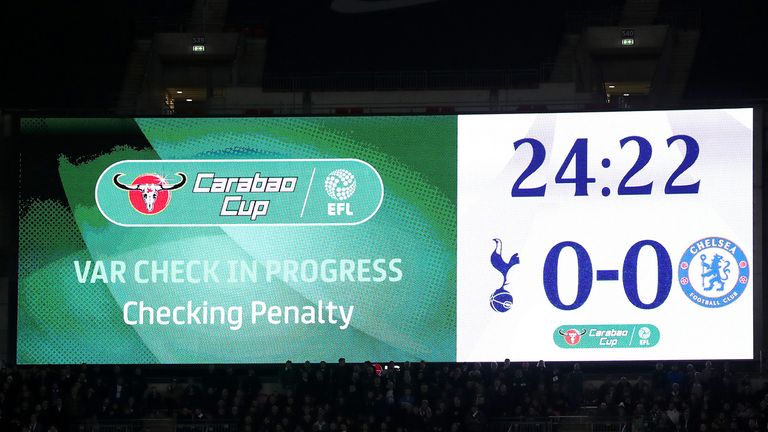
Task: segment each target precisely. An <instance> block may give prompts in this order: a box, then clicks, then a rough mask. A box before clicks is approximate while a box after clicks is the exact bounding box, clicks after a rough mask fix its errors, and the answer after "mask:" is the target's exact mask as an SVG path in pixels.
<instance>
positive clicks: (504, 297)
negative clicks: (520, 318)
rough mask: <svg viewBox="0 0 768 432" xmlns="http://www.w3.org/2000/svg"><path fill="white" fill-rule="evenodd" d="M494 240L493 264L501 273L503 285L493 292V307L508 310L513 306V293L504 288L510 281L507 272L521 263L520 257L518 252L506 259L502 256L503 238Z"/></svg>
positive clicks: (503, 310)
mask: <svg viewBox="0 0 768 432" xmlns="http://www.w3.org/2000/svg"><path fill="white" fill-rule="evenodd" d="M493 241H494V242H496V248H495V249H494V250H493V253H491V265H492V266H493V267H494V268H495V269H496V270H498V272H499V273H501V275H502V276H503V281H502V282H501V287H499V289H497V290H496V291H494V292H493V294H491V299H490V302H491V309H493V310H495V311H496V312H506V311H508V310H509V309H510V308H511V307H512V301H513V299H512V294H510V292H509V291H507V290H506V289H505V288H504V287H505V286H507V283H508V282H507V273H509V270H510V269H511V268H512V267H514V266H515V265H517V264H520V258H519V257H518V256H517V254H514V255H512V257H511V258H510V259H509V261H504V258H502V256H501V240H500V239H497V238H495V239H493Z"/></svg>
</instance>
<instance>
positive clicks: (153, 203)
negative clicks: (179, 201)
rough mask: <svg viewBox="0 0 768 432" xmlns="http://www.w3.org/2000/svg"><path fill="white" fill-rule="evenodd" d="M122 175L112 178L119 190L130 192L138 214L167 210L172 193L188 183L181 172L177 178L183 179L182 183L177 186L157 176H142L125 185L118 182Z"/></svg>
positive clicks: (150, 213) (130, 197)
mask: <svg viewBox="0 0 768 432" xmlns="http://www.w3.org/2000/svg"><path fill="white" fill-rule="evenodd" d="M122 175H123V173H117V174H115V176H114V177H112V182H113V183H115V186H117V187H118V188H120V189H122V190H126V191H128V199H129V201H130V202H131V206H133V208H134V209H136V211H137V212H139V213H142V214H148V215H152V214H157V213H160V212H161V211H163V210H165V208H166V207H167V206H168V203H169V202H170V201H171V193H170V192H171V191H173V190H176V189H181V187H182V186H184V184H185V183H186V182H187V176H186V175H185V174H184V173H181V172H178V173H176V175H177V176H179V177H181V181H179V182H178V183H176V184H169V183H168V181H167V180H166V179H165V178H164V177H162V176H160V175H157V174H142V175H140V176H138V177H136V179H134V180H133V182H132V183H131V184H125V183H121V182H120V181H119V180H118V178H119V177H120V176H122Z"/></svg>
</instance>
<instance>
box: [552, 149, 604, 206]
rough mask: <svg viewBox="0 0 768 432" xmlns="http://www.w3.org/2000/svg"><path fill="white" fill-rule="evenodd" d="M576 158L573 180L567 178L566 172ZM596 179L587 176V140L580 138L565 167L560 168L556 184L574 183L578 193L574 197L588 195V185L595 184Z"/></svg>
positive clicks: (564, 162)
mask: <svg viewBox="0 0 768 432" xmlns="http://www.w3.org/2000/svg"><path fill="white" fill-rule="evenodd" d="M574 158H576V173H575V174H574V175H573V178H565V177H563V176H564V175H565V170H566V168H568V165H570V164H571V161H572V160H573V159H574ZM594 182H595V179H594V177H589V175H588V174H587V139H586V138H579V139H577V140H576V142H575V143H573V147H571V151H570V152H568V156H566V157H565V160H564V161H563V165H562V166H560V170H558V171H557V174H556V175H555V183H573V184H575V185H576V193H575V194H574V196H585V195H587V185H588V184H589V183H594Z"/></svg>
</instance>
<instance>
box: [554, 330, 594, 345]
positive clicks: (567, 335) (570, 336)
mask: <svg viewBox="0 0 768 432" xmlns="http://www.w3.org/2000/svg"><path fill="white" fill-rule="evenodd" d="M557 332H558V333H560V336H562V337H563V339H564V340H565V343H567V344H568V345H578V344H579V342H581V337H582V336H584V335H585V334H587V330H586V329H581V331H578V330H576V329H568V331H563V329H559V330H558V331H557Z"/></svg>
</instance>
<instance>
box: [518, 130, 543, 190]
mask: <svg viewBox="0 0 768 432" xmlns="http://www.w3.org/2000/svg"><path fill="white" fill-rule="evenodd" d="M523 144H530V145H531V149H533V157H532V158H531V163H530V164H528V167H527V168H526V169H525V171H523V173H522V174H520V177H519V178H518V179H517V181H516V182H515V184H514V185H513V186H512V196H513V197H514V196H528V197H531V196H544V190H545V189H546V188H547V185H546V184H543V185H541V186H538V187H534V188H524V187H521V186H520V185H521V184H522V183H523V181H525V179H527V178H528V176H530V175H531V174H533V173H534V171H536V170H537V169H539V167H541V165H542V164H543V163H544V158H545V157H546V155H547V150H546V149H545V148H544V144H542V143H541V142H540V141H539V140H537V139H534V138H523V139H521V140H518V141H515V144H514V145H515V150H517V149H518V147H520V146H521V145H523Z"/></svg>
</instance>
